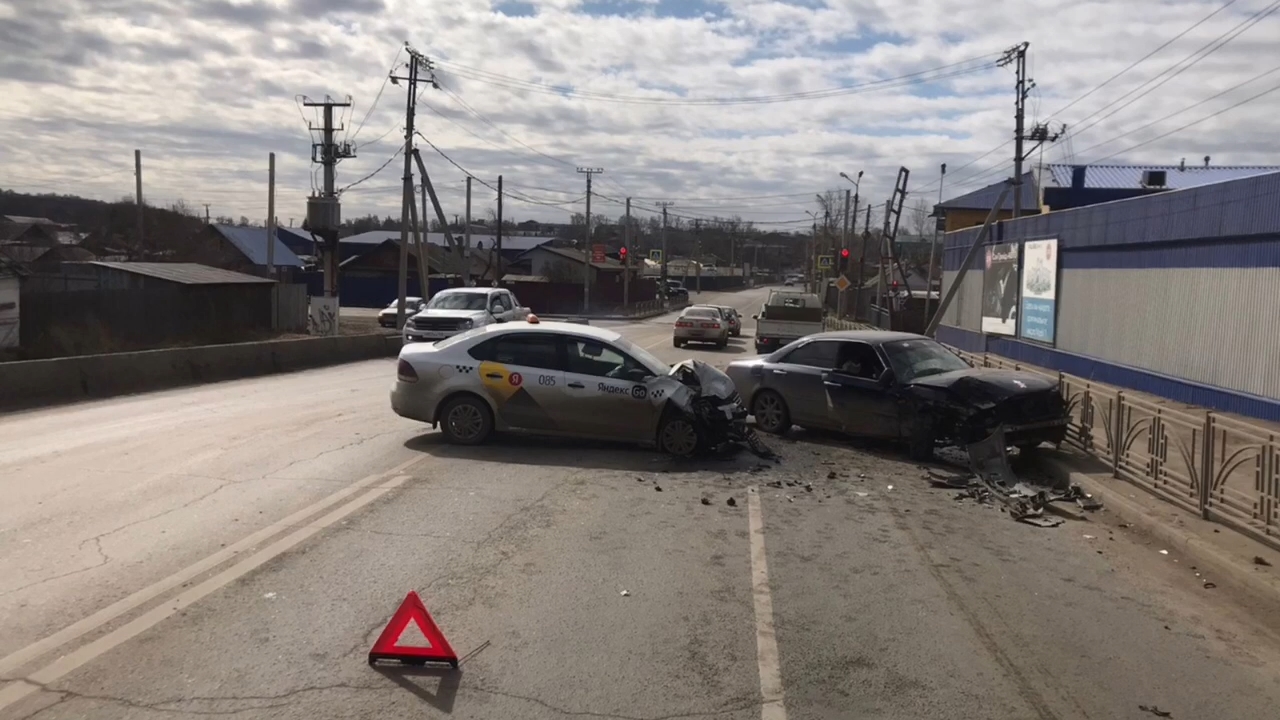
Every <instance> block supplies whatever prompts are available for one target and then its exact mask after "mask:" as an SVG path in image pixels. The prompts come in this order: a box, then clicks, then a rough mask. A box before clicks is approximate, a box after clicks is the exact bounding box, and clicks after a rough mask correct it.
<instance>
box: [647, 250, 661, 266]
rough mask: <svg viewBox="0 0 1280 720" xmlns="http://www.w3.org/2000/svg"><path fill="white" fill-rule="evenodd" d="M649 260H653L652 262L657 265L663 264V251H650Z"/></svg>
mask: <svg viewBox="0 0 1280 720" xmlns="http://www.w3.org/2000/svg"><path fill="white" fill-rule="evenodd" d="M649 259H650V260H652V261H654V262H656V263H660V262H662V250H661V249H657V250H650V251H649Z"/></svg>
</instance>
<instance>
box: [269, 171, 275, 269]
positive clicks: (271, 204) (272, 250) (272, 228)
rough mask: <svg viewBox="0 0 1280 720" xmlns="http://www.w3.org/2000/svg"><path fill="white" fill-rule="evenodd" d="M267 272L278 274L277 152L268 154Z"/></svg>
mask: <svg viewBox="0 0 1280 720" xmlns="http://www.w3.org/2000/svg"><path fill="white" fill-rule="evenodd" d="M267 274H268V275H269V276H270V277H272V278H274V277H275V276H276V154H275V153H270V154H268V155H267Z"/></svg>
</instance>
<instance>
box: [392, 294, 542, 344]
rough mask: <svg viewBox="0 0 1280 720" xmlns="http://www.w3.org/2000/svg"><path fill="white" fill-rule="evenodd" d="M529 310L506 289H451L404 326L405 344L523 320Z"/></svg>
mask: <svg viewBox="0 0 1280 720" xmlns="http://www.w3.org/2000/svg"><path fill="white" fill-rule="evenodd" d="M527 317H529V308H527V307H524V306H522V305H521V304H520V302H519V301H518V300H517V299H516V296H515V295H514V294H513V293H512V292H511V291H510V290H506V289H504V288H483V287H475V288H450V289H448V290H443V291H441V292H438V293H436V295H435V297H433V298H431V299H430V300H429V301H427V304H426V307H425V308H423V309H422V310H421V311H420V312H418V314H416V315H414V316H413V318H412V319H410V320H409V321H408V322H406V323H405V324H404V342H405V344H406V345H407V344H409V343H414V342H436V341H437V340H443V339H445V338H447V337H452V336H453V335H457V334H458V333H460V332H466V331H467V330H470V329H472V328H478V327H483V326H485V325H492V324H494V323H505V322H511V321H513V320H524V319H525V318H527Z"/></svg>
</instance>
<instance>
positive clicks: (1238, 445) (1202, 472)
mask: <svg viewBox="0 0 1280 720" xmlns="http://www.w3.org/2000/svg"><path fill="white" fill-rule="evenodd" d="M952 350H953V351H954V352H956V354H958V355H960V356H961V357H963V358H965V359H966V360H968V361H969V362H970V363H972V364H973V365H975V366H977V367H990V368H1001V369H1007V370H1022V371H1026V372H1034V373H1038V374H1041V375H1045V376H1048V377H1053V378H1057V379H1058V381H1059V383H1060V385H1059V387H1061V389H1062V394H1063V397H1064V398H1065V399H1066V400H1067V403H1068V405H1069V407H1070V411H1071V426H1070V429H1069V431H1068V435H1067V441H1068V442H1069V443H1070V444H1072V445H1073V446H1075V447H1078V448H1080V449H1081V450H1083V451H1084V452H1086V453H1089V454H1090V455H1093V456H1094V457H1096V458H1098V459H1099V460H1102V461H1103V462H1106V463H1107V464H1109V465H1110V466H1111V474H1112V476H1114V477H1116V478H1119V479H1123V480H1127V481H1129V482H1131V483H1133V484H1135V485H1137V486H1139V487H1141V488H1143V489H1144V490H1147V491H1148V492H1150V493H1152V494H1154V495H1156V496H1158V497H1161V498H1164V499H1166V500H1169V501H1170V502H1172V503H1174V504H1175V505H1178V506H1179V507H1182V508H1184V509H1186V510H1189V511H1191V512H1195V513H1198V514H1199V515H1200V517H1202V518H1204V519H1205V520H1212V521H1214V522H1219V523H1222V524H1224V525H1227V526H1230V527H1232V528H1234V529H1236V530H1239V531H1241V532H1244V533H1246V534H1248V535H1250V536H1252V537H1254V538H1256V539H1258V540H1260V541H1262V542H1264V543H1266V544H1268V545H1270V546H1272V547H1275V548H1277V549H1280V432H1278V431H1276V430H1274V429H1272V428H1268V427H1265V426H1262V425H1259V424H1255V423H1250V422H1244V421H1241V420H1236V419H1234V418H1230V417H1225V416H1223V415H1219V414H1217V413H1214V412H1211V411H1189V410H1183V409H1178V408H1171V407H1166V406H1163V405H1160V404H1159V403H1156V402H1152V401H1150V400H1147V399H1145V398H1141V397H1138V396H1136V395H1134V394H1132V393H1127V392H1126V391H1124V390H1120V389H1117V388H1114V387H1111V386H1109V385H1100V384H1098V383H1093V382H1090V381H1088V380H1085V379H1083V378H1079V377H1075V376H1074V375H1067V374H1066V373H1060V372H1058V373H1055V372H1052V371H1048V370H1045V369H1043V368H1039V367H1035V366H1029V365H1021V364H1018V363H1014V362H1012V361H1010V360H1008V359H1006V358H1002V357H1000V356H998V355H993V354H990V353H984V354H975V353H969V352H965V351H963V350H957V349H955V348H952Z"/></svg>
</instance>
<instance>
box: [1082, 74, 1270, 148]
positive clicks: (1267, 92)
mask: <svg viewBox="0 0 1280 720" xmlns="http://www.w3.org/2000/svg"><path fill="white" fill-rule="evenodd" d="M1277 90H1280V85H1276V86H1274V87H1272V88H1271V89H1269V90H1263V91H1262V92H1260V93H1258V94H1257V95H1254V96H1252V97H1248V98H1245V99H1244V100H1241V101H1240V102H1238V103H1235V104H1234V105H1228V106H1227V107H1224V108H1222V109H1221V110H1219V111H1217V112H1215V113H1212V114H1210V115H1206V116H1204V117H1202V118H1200V119H1199V120H1193V121H1191V122H1189V123H1187V124H1186V125H1182V126H1181V127H1176V128H1174V129H1173V130H1170V131H1169V132H1166V133H1161V134H1160V135H1157V136H1155V137H1153V138H1151V139H1150V140H1144V141H1143V142H1140V143H1138V144H1137V145H1133V146H1131V147H1129V148H1126V149H1124V150H1120V151H1119V152H1114V153H1111V154H1110V155H1107V156H1106V157H1101V158H1098V159H1097V160H1094V162H1095V163H1100V162H1102V161H1103V160H1110V159H1111V158H1113V157H1115V156H1117V155H1123V154H1125V153H1128V152H1132V151H1134V150H1137V149H1138V148H1140V147H1145V146H1147V145H1150V144H1151V143H1153V142H1155V141H1157V140H1163V139H1164V138H1167V137H1169V136H1170V135H1176V134H1178V133H1180V132H1182V131H1183V130H1186V129H1187V128H1191V127H1194V126H1196V125H1199V124H1200V123H1202V122H1204V121H1205V120H1210V119H1212V118H1216V117H1218V116H1219V115H1221V114H1223V113H1226V112H1230V111H1232V110H1235V109H1236V108H1238V107H1241V106H1244V105H1248V104H1249V103H1251V102H1253V101H1254V100H1257V99H1259V98H1261V97H1264V96H1266V95H1270V94H1271V93H1273V92H1275V91H1277Z"/></svg>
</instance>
